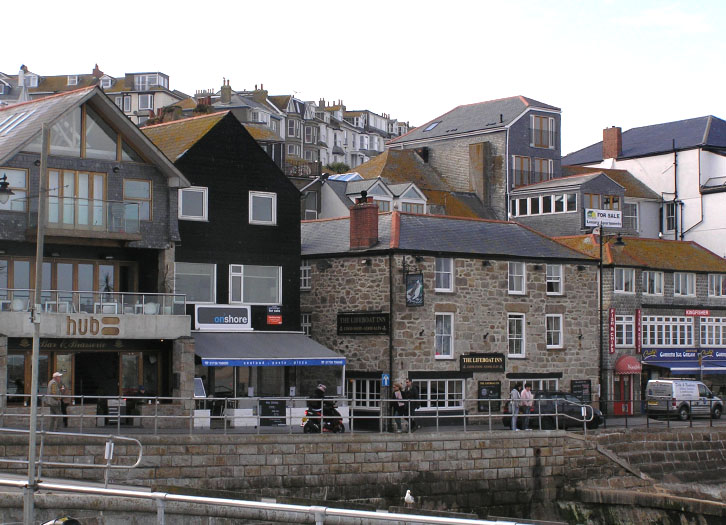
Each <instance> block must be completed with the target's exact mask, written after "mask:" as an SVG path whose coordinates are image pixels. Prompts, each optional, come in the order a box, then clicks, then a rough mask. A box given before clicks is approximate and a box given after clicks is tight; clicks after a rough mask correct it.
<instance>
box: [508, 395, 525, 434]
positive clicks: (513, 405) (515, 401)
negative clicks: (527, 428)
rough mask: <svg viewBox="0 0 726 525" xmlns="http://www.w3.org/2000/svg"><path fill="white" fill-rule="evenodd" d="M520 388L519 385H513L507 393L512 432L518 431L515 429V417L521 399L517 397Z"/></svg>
mask: <svg viewBox="0 0 726 525" xmlns="http://www.w3.org/2000/svg"><path fill="white" fill-rule="evenodd" d="M521 388H522V387H521V386H520V385H517V384H515V385H514V387H513V388H512V391H511V392H510V393H509V397H510V399H511V400H510V401H509V410H510V412H511V413H512V430H516V431H519V429H518V428H517V415H518V414H519V402H520V401H519V400H520V399H521V396H520V395H519V391H520V389H521Z"/></svg>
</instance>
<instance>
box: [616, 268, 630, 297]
mask: <svg viewBox="0 0 726 525" xmlns="http://www.w3.org/2000/svg"><path fill="white" fill-rule="evenodd" d="M626 272H627V273H628V274H629V275H630V287H629V288H630V289H628V286H626V280H625V274H626ZM618 273H622V276H621V286H620V287H618ZM613 293H621V294H634V293H635V268H624V267H615V268H613Z"/></svg>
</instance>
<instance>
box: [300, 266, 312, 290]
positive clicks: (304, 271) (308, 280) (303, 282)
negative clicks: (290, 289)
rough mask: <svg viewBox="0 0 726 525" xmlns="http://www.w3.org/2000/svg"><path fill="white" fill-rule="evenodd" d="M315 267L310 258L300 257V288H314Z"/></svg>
mask: <svg viewBox="0 0 726 525" xmlns="http://www.w3.org/2000/svg"><path fill="white" fill-rule="evenodd" d="M312 271H313V267H312V265H311V264H310V260H309V259H300V289H301V290H310V289H311V288H312V277H313V276H312Z"/></svg>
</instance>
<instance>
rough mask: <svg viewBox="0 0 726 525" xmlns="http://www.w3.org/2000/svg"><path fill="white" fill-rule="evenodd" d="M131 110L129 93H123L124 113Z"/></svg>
mask: <svg viewBox="0 0 726 525" xmlns="http://www.w3.org/2000/svg"><path fill="white" fill-rule="evenodd" d="M130 112H131V95H124V113H130Z"/></svg>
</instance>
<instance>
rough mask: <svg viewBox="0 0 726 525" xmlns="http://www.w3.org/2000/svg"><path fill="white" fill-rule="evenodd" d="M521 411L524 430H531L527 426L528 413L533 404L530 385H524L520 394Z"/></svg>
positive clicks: (530, 411)
mask: <svg viewBox="0 0 726 525" xmlns="http://www.w3.org/2000/svg"><path fill="white" fill-rule="evenodd" d="M520 397H521V399H522V401H521V402H522V412H524V425H522V426H523V427H524V430H532V429H531V428H529V415H530V414H531V413H532V407H533V406H534V396H533V395H532V385H526V386H525V387H524V391H523V392H522V394H521V396H520Z"/></svg>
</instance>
